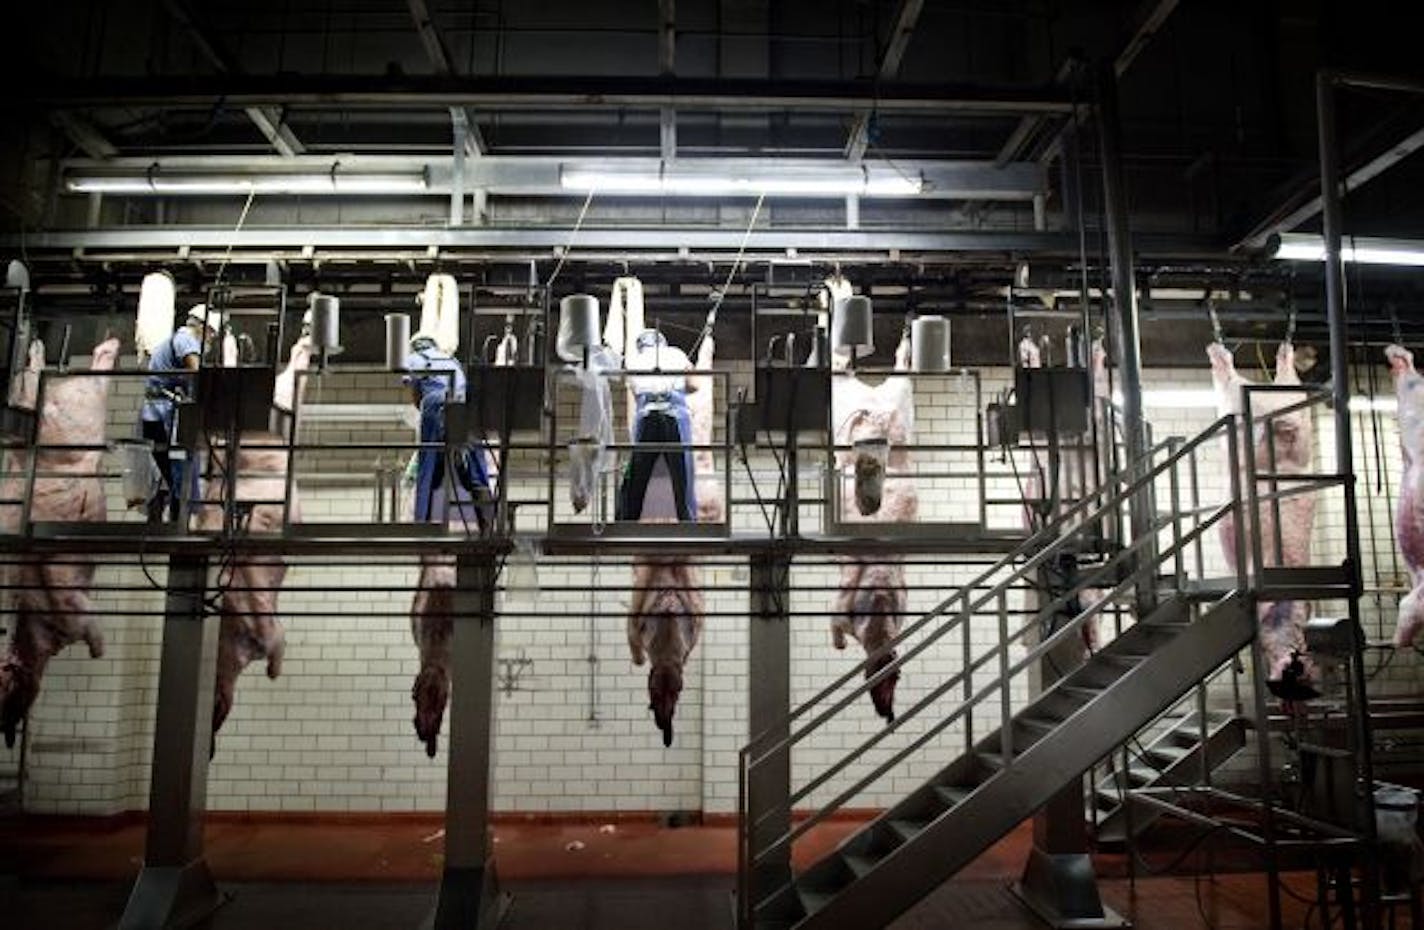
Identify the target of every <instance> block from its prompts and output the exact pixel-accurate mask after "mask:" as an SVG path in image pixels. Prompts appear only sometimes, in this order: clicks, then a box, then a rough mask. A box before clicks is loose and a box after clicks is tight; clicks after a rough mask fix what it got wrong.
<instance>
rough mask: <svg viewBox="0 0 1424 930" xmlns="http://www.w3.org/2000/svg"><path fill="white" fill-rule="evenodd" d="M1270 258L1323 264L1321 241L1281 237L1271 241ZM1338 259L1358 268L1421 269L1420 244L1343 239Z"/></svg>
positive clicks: (1423, 245)
mask: <svg viewBox="0 0 1424 930" xmlns="http://www.w3.org/2000/svg"><path fill="white" fill-rule="evenodd" d="M1272 241H1273V244H1274V248H1273V249H1272V251H1271V257H1272V258H1276V259H1281V260H1285V261H1297V262H1323V261H1325V239H1324V238H1323V237H1321V236H1317V235H1313V234H1310V233H1281V234H1280V236H1279V237H1277V238H1276V239H1274V240H1272ZM1340 258H1341V259H1342V260H1344V261H1347V262H1359V263H1360V264H1362V265H1411V266H1416V267H1417V266H1424V241H1417V240H1413V239H1377V238H1373V237H1369V236H1346V237H1345V238H1344V240H1343V241H1342V242H1341V244H1340Z"/></svg>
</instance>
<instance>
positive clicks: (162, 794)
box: [119, 555, 222, 930]
mask: <svg viewBox="0 0 1424 930" xmlns="http://www.w3.org/2000/svg"><path fill="white" fill-rule="evenodd" d="M207 577H208V560H207V557H206V556H182V555H175V556H172V557H170V558H169V560H168V596H167V600H166V602H165V604H164V608H163V652H162V657H161V661H160V665H159V669H158V714H157V720H156V721H155V724H154V735H153V774H152V776H151V777H150V782H149V785H150V787H149V799H148V839H147V842H146V846H145V852H144V864H143V870H142V871H141V872H140V873H139V876H138V879H137V881H135V882H134V887H133V891H132V892H131V893H130V894H129V900H128V904H127V905H125V907H124V914H123V916H122V917H121V918H120V919H119V930H168V928H176V927H185V926H188V925H189V924H191V923H194V922H196V921H198V920H201V919H202V918H204V917H206V916H207V915H208V914H210V913H212V912H213V911H214V910H216V909H217V907H218V906H219V905H220V904H221V903H222V901H221V897H220V895H219V893H218V889H217V885H216V884H214V882H213V877H212V873H211V872H210V871H209V870H208V863H207V860H206V859H205V858H204V855H203V815H204V814H205V813H206V810H207V800H208V753H209V749H210V747H211V746H212V738H213V685H214V680H215V678H216V674H217V646H218V618H217V617H215V616H207V615H205V614H204V611H203V593H204V589H205V587H206V585H207Z"/></svg>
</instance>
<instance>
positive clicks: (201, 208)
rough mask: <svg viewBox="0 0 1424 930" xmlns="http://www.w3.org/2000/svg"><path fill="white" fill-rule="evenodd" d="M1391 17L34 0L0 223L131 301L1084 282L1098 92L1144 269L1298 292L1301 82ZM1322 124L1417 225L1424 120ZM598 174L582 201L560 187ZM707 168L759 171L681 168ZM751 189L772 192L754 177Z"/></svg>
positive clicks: (987, 7) (972, 7)
mask: <svg viewBox="0 0 1424 930" xmlns="http://www.w3.org/2000/svg"><path fill="white" fill-rule="evenodd" d="M1396 9H1397V5H1394V4H1387V3H1375V2H1363V3H1361V2H1355V3H1349V4H1346V3H1338V2H1290V0H1274V2H1260V3H1227V2H1213V0H1193V2H1185V3H1179V2H1177V0H1146V2H1109V0H1101V2H1067V0H1008V2H987V0H979V2H953V0H946V2H933V0H928V2H927V0H829V2H828V0H777V2H771V0H657V2H655V0H644V2H630V0H583V2H567V0H552V2H540V3H528V2H515V0H478V2H466V3H453V2H436V0H406V2H401V0H326V2H313V0H242V2H239V0H214V2H197V0H161V2H158V0H155V2H144V0H113V2H102V3H101V2H74V0H52V2H47V3H35V4H26V5H25V7H24V8H23V10H21V11H19V12H18V18H19V26H18V28H17V30H16V31H15V33H14V35H15V36H17V37H18V38H17V40H16V41H14V42H13V43H12V47H13V55H12V57H11V59H10V63H9V65H8V66H7V67H9V68H11V69H12V70H13V73H12V77H11V80H10V81H9V85H10V87H11V91H10V95H9V97H8V99H7V100H6V103H5V117H6V121H7V131H6V133H5V135H4V138H3V140H0V205H3V209H0V216H2V217H3V219H0V224H3V228H0V247H3V248H4V249H5V251H6V252H7V253H9V254H23V255H24V257H26V258H27V259H28V260H29V263H30V265H31V267H32V272H33V274H34V276H35V279H36V281H37V284H38V290H37V294H38V295H39V297H40V300H39V302H38V304H37V306H38V307H39V308H40V309H41V310H43V309H44V307H45V306H46V301H49V305H50V306H54V307H59V306H63V305H65V301H70V302H71V303H73V302H75V301H79V300H81V299H90V298H92V297H94V296H95V295H99V296H104V295H108V298H109V299H110V300H131V299H132V295H133V291H134V289H135V287H136V284H137V280H138V277H139V276H140V275H141V274H142V273H143V272H144V271H146V270H150V269H151V268H153V267H156V266H160V265H161V266H165V267H170V268H173V269H174V270H175V273H177V274H178V276H179V280H180V283H186V285H187V286H189V287H191V288H192V289H194V290H200V289H201V288H202V287H203V286H205V284H207V285H210V284H211V282H212V279H213V278H214V276H215V275H217V274H223V275H225V276H226V277H227V279H229V280H244V279H249V278H261V277H263V276H265V275H267V274H270V273H272V272H271V269H272V268H273V267H274V266H275V268H276V269H277V272H276V273H278V274H280V275H282V276H283V277H284V279H285V280H287V281H288V282H289V283H291V284H293V285H294V286H300V287H310V286H315V285H316V284H317V283H318V282H320V281H323V280H344V283H346V284H349V285H350V286H351V287H352V288H353V289H354V291H353V292H354V293H359V292H360V289H361V288H363V287H364V288H365V289H366V290H367V291H368V292H369V293H371V294H373V295H375V297H376V298H377V299H383V298H381V295H390V294H392V293H398V294H404V293H405V292H406V291H409V290H413V288H414V287H415V286H416V282H418V280H419V279H420V278H421V277H422V276H423V275H424V274H425V273H428V271H430V270H431V269H432V268H434V267H436V266H441V267H445V268H451V269H463V270H464V272H465V273H468V274H471V275H475V276H476V277H477V279H478V280H479V281H480V282H482V283H484V284H487V285H489V286H491V287H492V288H494V289H496V290H497V289H498V288H499V287H504V288H506V289H515V290H517V289H518V287H519V286H521V285H523V284H525V283H527V282H528V281H529V280H535V281H543V280H546V279H547V278H548V276H549V273H550V272H551V270H552V268H553V267H554V266H555V265H556V264H558V262H559V259H560V258H561V257H563V256H565V254H567V256H568V259H569V260H568V270H567V271H566V272H564V273H565V274H566V275H567V279H566V280H565V282H564V284H565V285H567V286H580V285H587V284H588V283H589V282H590V281H592V282H594V283H596V282H598V281H601V280H602V279H603V278H604V277H607V276H611V275H612V274H613V273H616V272H617V271H618V270H620V269H621V267H622V266H623V264H624V263H633V264H634V265H636V266H638V268H639V270H640V273H641V272H646V273H648V274H649V275H650V276H653V277H656V274H655V273H654V272H653V271H652V270H651V269H652V268H654V267H656V266H659V265H661V266H663V267H672V268H676V269H677V270H676V272H668V273H667V275H666V276H667V277H668V278H669V283H668V285H667V289H666V291H665V292H661V295H660V299H665V300H667V301H668V302H669V307H670V308H672V309H675V305H676V299H677V298H678V297H679V296H680V295H681V296H682V297H684V298H687V299H689V300H694V301H695V300H697V299H701V298H699V296H698V295H705V294H706V293H707V292H708V291H709V290H711V289H712V288H713V287H715V283H716V282H717V281H719V280H720V279H721V278H722V276H723V275H724V274H725V269H726V267H727V265H728V263H729V262H730V261H731V260H732V258H733V257H734V256H735V255H736V254H738V253H739V252H741V253H742V254H744V255H745V256H746V257H747V258H748V259H750V260H751V261H752V262H753V263H754V264H755V265H756V266H757V267H758V268H759V269H760V270H758V272H757V274H756V276H757V278H758V280H764V281H772V280H775V279H776V278H777V276H778V275H779V276H780V280H782V281H784V282H795V281H797V280H799V278H798V277H797V276H798V274H799V275H800V276H801V277H806V276H809V275H811V274H813V273H815V272H814V271H812V270H807V269H808V268H820V267H828V266H830V265H832V264H835V263H842V264H844V265H845V266H848V267H852V268H855V269H856V271H855V272H854V273H855V274H856V275H858V276H859V277H860V278H861V279H863V280H866V281H868V282H872V283H878V284H879V285H880V287H881V289H882V293H884V294H885V295H894V294H897V293H904V294H908V295H910V296H909V297H906V298H904V299H905V300H906V302H908V303H911V304H922V305H927V306H936V303H935V302H936V301H938V302H939V304H941V305H944V306H946V307H947V308H948V309H950V310H953V309H956V308H957V309H959V310H960V311H964V312H968V311H972V310H974V309H975V308H976V307H977V308H979V309H982V308H983V307H984V305H985V304H986V303H987V302H993V301H995V300H998V299H1000V298H999V295H1000V294H1001V292H1002V291H1003V288H1004V286H1005V285H1006V284H1007V275H1006V274H1005V271H1006V269H1010V268H1016V267H1018V266H1019V265H1020V264H1021V263H1023V262H1025V261H1029V262H1032V263H1035V264H1036V265H1037V266H1040V267H1042V268H1043V269H1044V273H1045V274H1047V275H1049V278H1048V279H1046V283H1047V286H1051V287H1058V288H1060V289H1061V288H1063V287H1066V286H1070V285H1074V286H1076V285H1075V282H1078V281H1079V280H1080V278H1081V276H1082V273H1083V272H1084V270H1085V269H1086V270H1087V271H1088V272H1089V274H1090V277H1091V279H1092V283H1094V284H1097V283H1101V275H1102V266H1103V265H1104V264H1105V263H1104V261H1103V253H1104V245H1103V233H1102V223H1101V214H1102V208H1101V193H1100V187H1101V185H1100V165H1099V157H1098V148H1099V144H1098V140H1097V137H1096V132H1095V127H1094V114H1095V113H1096V112H1097V106H1098V105H1099V104H1100V103H1101V102H1102V95H1103V94H1104V93H1112V94H1114V95H1115V96H1116V97H1117V99H1118V101H1119V109H1120V113H1121V118H1120V123H1121V130H1122V138H1123V148H1124V158H1123V162H1124V168H1125V173H1126V181H1127V187H1128V196H1129V204H1130V208H1131V229H1132V233H1133V245H1134V249H1135V252H1136V255H1137V256H1138V261H1139V265H1140V274H1141V276H1142V277H1141V281H1142V283H1144V284H1145V285H1146V286H1147V287H1149V288H1150V287H1152V286H1154V285H1155V286H1159V287H1171V286H1176V285H1184V286H1185V285H1188V284H1189V285H1191V286H1194V287H1201V286H1218V285H1219V286H1223V287H1226V288H1228V289H1230V290H1234V291H1246V290H1250V289H1253V288H1254V290H1255V291H1256V292H1258V293H1265V292H1267V291H1269V290H1270V288H1271V287H1272V286H1274V287H1275V288H1276V289H1277V290H1281V291H1285V292H1302V293H1308V292H1309V291H1310V290H1311V289H1312V288H1313V287H1314V281H1316V280H1317V279H1316V277H1314V276H1315V275H1316V274H1317V272H1316V271H1315V270H1313V269H1307V270H1306V272H1305V277H1306V278H1307V281H1308V286H1307V287H1305V288H1300V287H1298V286H1295V283H1296V282H1295V277H1296V276H1295V275H1293V274H1289V273H1287V272H1286V271H1285V270H1284V269H1282V268H1281V267H1280V266H1279V264H1273V263H1270V262H1269V261H1266V260H1265V259H1263V258H1262V257H1261V249H1262V247H1263V246H1264V245H1266V243H1267V241H1268V239H1269V236H1270V235H1271V234H1273V233H1277V232H1281V231H1287V230H1292V229H1295V230H1307V231H1308V230H1311V229H1314V228H1318V226H1317V225H1316V224H1317V223H1318V220H1317V213H1318V199H1317V197H1316V194H1317V193H1318V180H1317V176H1318V168H1317V165H1316V155H1315V124H1314V110H1313V96H1312V93H1313V90H1312V88H1313V79H1314V75H1315V73H1316V71H1317V70H1318V69H1320V68H1323V67H1349V68H1360V67H1365V68H1368V69H1370V70H1376V71H1388V72H1392V73H1402V74H1408V73H1411V72H1417V71H1418V69H1419V65H1418V64H1417V61H1418V58H1417V55H1416V54H1415V50H1414V48H1412V47H1411V43H1410V42H1409V37H1408V35H1406V33H1408V30H1407V29H1392V28H1390V27H1389V23H1390V22H1391V20H1390V18H1389V17H1390V16H1392V15H1397V13H1396V12H1395V11H1396ZM1341 116H1342V120H1341V121H1342V127H1341V128H1342V139H1343V149H1344V152H1345V162H1346V168H1347V171H1349V172H1350V177H1351V179H1352V180H1353V181H1355V182H1357V183H1358V185H1359V187H1360V190H1359V191H1358V193H1352V195H1351V197H1350V198H1349V199H1348V201H1347V209H1348V211H1349V213H1348V217H1347V221H1348V222H1349V223H1350V228H1351V232H1354V233H1359V234H1384V235H1411V234H1413V233H1414V232H1415V231H1416V230H1414V229H1412V228H1411V227H1412V226H1417V222H1416V220H1415V216H1416V215H1417V213H1416V211H1415V210H1414V209H1413V207H1414V200H1416V199H1417V198H1415V197H1414V195H1413V192H1414V191H1415V190H1417V189H1418V187H1419V181H1420V177H1419V175H1420V172H1419V169H1418V166H1417V165H1416V164H1414V161H1415V160H1414V159H1411V157H1410V156H1411V154H1412V153H1413V151H1414V149H1415V148H1417V147H1419V146H1420V145H1421V144H1424V110H1421V108H1420V107H1419V105H1418V103H1417V101H1415V100H1413V99H1409V98H1401V97H1398V96H1391V95H1388V94H1368V93H1353V94H1351V95H1350V97H1349V105H1348V106H1344V107H1342V110H1341ZM590 174H596V175H598V177H599V179H600V180H599V181H598V183H597V184H594V185H591V186H592V187H593V190H592V193H590V191H589V189H588V188H589V185H585V186H580V185H579V184H577V183H570V181H571V180H576V177H577V176H579V175H584V176H587V175H590ZM610 175H612V176H613V178H614V180H615V181H616V180H618V179H619V178H622V179H623V180H625V181H626V180H627V176H631V175H636V178H634V183H633V187H632V188H631V190H630V189H626V188H620V187H618V185H617V184H616V183H610ZM689 175H690V177H689ZM752 175H756V177H755V178H751V176H752ZM709 177H716V178H719V179H725V178H727V177H732V178H739V179H741V180H742V181H744V182H745V185H746V186H744V187H743V188H737V187H733V188H730V189H724V188H716V189H715V190H712V189H707V190H703V191H701V192H700V194H701V195H700V196H682V195H681V194H682V193H686V191H676V190H674V186H675V185H677V184H685V185H691V186H693V187H695V186H696V185H698V184H703V185H705V184H707V183H708V178H709ZM769 180H770V181H772V182H776V183H781V184H783V185H788V186H787V191H786V192H784V193H774V194H769V195H767V196H766V197H765V200H764V202H763V201H759V200H758V196H757V194H758V193H760V192H761V191H762V188H763V186H764V185H765V184H766V183H768V181H769ZM639 184H642V185H644V188H643V189H638V187H637V185H639ZM797 185H800V187H798V186H797ZM693 193H694V194H696V193H699V192H698V191H696V190H694V191H693ZM812 262H814V263H815V264H814V265H811V264H809V263H812ZM719 264H720V265H721V268H720V269H719V268H718V267H717V266H718V265H719ZM218 269H222V271H221V272H219V270H218ZM1053 275H1057V276H1058V277H1057V278H1056V279H1054V278H1053V277H1052V276H1053ZM1378 281H1379V287H1380V289H1379V290H1378V293H1379V294H1381V295H1383V294H1388V295H1389V298H1390V299H1391V300H1395V301H1407V300H1410V299H1412V298H1413V296H1414V295H1415V293H1416V289H1417V285H1416V284H1415V283H1414V282H1413V279H1412V277H1409V276H1400V275H1394V276H1390V275H1387V274H1386V275H1383V276H1382V277H1380V278H1379V279H1378ZM659 293H660V292H658V291H654V294H655V295H658V294H659ZM892 299H893V298H892ZM1273 299H1274V298H1273ZM1152 306H1153V305H1152V303H1151V301H1150V300H1149V302H1148V304H1147V307H1148V310H1149V312H1150V310H1151V309H1152ZM1272 306H1275V305H1274V304H1273V305H1272ZM1162 307H1163V308H1164V309H1165V308H1166V304H1165V303H1162ZM1179 309H1180V308H1179ZM1148 335H1149V337H1150V332H1149V334H1148Z"/></svg>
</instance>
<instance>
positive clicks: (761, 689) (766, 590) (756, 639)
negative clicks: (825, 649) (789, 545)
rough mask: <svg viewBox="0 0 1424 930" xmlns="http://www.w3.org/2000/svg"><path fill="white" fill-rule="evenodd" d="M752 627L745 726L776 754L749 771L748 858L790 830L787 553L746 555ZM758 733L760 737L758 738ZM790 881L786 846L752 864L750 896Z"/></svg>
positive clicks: (755, 898) (755, 748)
mask: <svg viewBox="0 0 1424 930" xmlns="http://www.w3.org/2000/svg"><path fill="white" fill-rule="evenodd" d="M750 561H751V604H750V608H751V610H750V614H751V630H750V633H749V636H748V640H747V648H748V666H747V671H748V676H747V677H748V695H747V697H748V702H747V703H748V721H747V724H748V727H749V729H750V736H751V737H752V739H753V740H754V742H753V744H752V746H751V756H752V758H753V759H756V758H757V757H758V756H759V755H761V754H762V752H763V751H764V750H762V749H761V748H760V747H763V746H772V745H777V744H780V745H781V748H780V749H778V750H777V751H776V754H775V755H773V756H771V757H770V758H768V759H767V760H766V761H765V762H761V763H759V764H758V765H757V766H756V768H754V769H753V770H752V771H751V773H750V774H749V776H748V781H747V818H748V823H749V824H750V825H751V826H750V831H751V851H752V855H753V857H755V855H756V854H757V852H758V851H759V850H762V849H765V848H766V847H768V846H770V845H771V844H772V843H774V842H776V841H777V840H779V839H780V838H781V837H782V836H784V835H785V834H786V832H787V831H788V830H790V829H791V801H790V796H791V749H790V746H789V745H786V743H785V742H784V741H785V740H786V738H787V737H788V736H789V735H790V722H789V720H788V717H787V712H788V711H789V710H790V708H791V622H790V595H791V591H790V572H791V558H790V556H788V555H786V554H784V553H782V552H779V551H768V552H764V553H759V554H757V555H754V556H752V557H751V560H750ZM758 737H760V738H759V739H758ZM790 880H791V849H790V847H789V846H788V847H786V848H785V849H783V850H782V851H781V852H779V853H777V854H776V855H775V856H774V857H772V858H771V859H770V860H768V861H764V862H763V863H762V864H761V865H758V866H754V867H753V868H752V875H751V883H750V887H751V901H752V903H753V905H755V903H756V902H760V901H762V900H764V899H765V898H766V897H767V896H768V895H770V894H771V893H773V892H774V891H776V889H778V888H780V887H782V886H783V885H785V884H786V883H787V882H789V881H790Z"/></svg>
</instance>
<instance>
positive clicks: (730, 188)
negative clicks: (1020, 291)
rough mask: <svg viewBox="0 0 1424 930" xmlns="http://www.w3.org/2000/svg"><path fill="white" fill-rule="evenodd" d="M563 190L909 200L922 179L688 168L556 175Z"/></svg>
mask: <svg viewBox="0 0 1424 930" xmlns="http://www.w3.org/2000/svg"><path fill="white" fill-rule="evenodd" d="M559 186H561V187H563V188H564V189H565V190H574V191H596V192H597V193H600V194H631V195H634V196H674V197H679V196H680V197H727V196H743V197H755V196H757V195H759V194H765V195H767V196H788V197H850V196H858V197H913V196H915V195H916V194H918V193H920V191H921V190H922V189H923V188H924V182H923V179H921V178H919V177H915V176H911V175H904V174H901V173H899V172H896V171H891V170H886V169H880V168H872V167H870V166H862V167H859V168H856V167H851V166H829V165H828V166H826V167H825V168H814V167H809V166H799V165H798V166H796V167H795V168H794V169H793V168H787V167H784V166H783V168H782V170H777V166H775V165H768V166H766V167H765V168H757V167H755V166H751V167H749V168H748V170H746V171H745V172H742V171H737V170H726V169H719V170H715V171H714V170H712V169H698V168H694V167H684V166H678V167H669V166H663V167H662V168H651V167H650V168H647V169H640V170H619V169H616V168H579V167H568V166H565V167H563V168H561V169H560V171H559Z"/></svg>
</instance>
